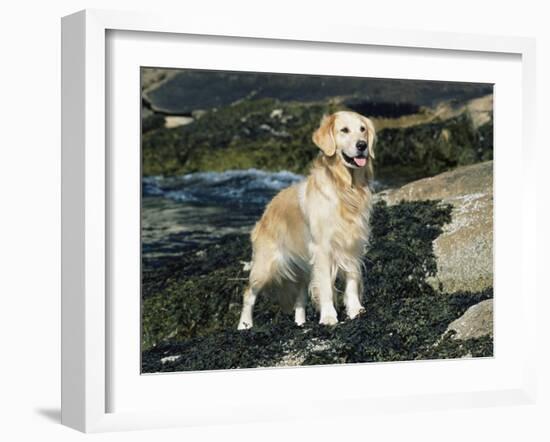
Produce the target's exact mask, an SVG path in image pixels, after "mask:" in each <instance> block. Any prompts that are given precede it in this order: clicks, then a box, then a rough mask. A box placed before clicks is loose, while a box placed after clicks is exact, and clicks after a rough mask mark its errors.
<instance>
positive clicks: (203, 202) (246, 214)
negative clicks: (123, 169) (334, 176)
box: [142, 169, 303, 263]
mask: <svg viewBox="0 0 550 442" xmlns="http://www.w3.org/2000/svg"><path fill="white" fill-rule="evenodd" d="M302 179H303V177H302V176H301V175H297V174H294V173H291V172H287V171H281V172H265V171H260V170H256V169H249V170H230V171H226V172H198V173H191V174H187V175H182V176H177V177H167V178H164V177H146V178H144V179H143V181H142V253H143V258H144V263H154V262H155V261H156V260H158V259H159V258H163V257H169V256H176V255H178V254H181V253H183V252H185V251H186V250H189V249H195V248H196V247H198V246H200V245H205V244H211V243H217V244H222V243H223V237H224V236H225V235H229V234H235V233H243V234H247V233H248V232H250V230H251V229H252V227H253V226H254V224H255V223H256V221H257V220H258V219H259V217H260V216H261V214H262V212H263V210H264V208H265V205H266V204H267V203H268V202H269V201H270V200H271V198H273V196H274V195H275V194H276V193H277V192H279V191H280V190H281V189H284V188H285V187H288V186H290V185H291V184H294V183H296V182H298V181H300V180H302Z"/></svg>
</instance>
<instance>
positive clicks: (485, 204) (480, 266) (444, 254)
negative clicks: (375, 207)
mask: <svg viewBox="0 0 550 442" xmlns="http://www.w3.org/2000/svg"><path fill="white" fill-rule="evenodd" d="M379 197H380V198H382V199H384V200H385V201H386V202H388V203H389V204H396V203H398V202H400V201H419V200H441V201H442V202H443V203H445V204H450V205H451V206H452V207H453V212H452V221H451V222H450V223H449V224H447V225H446V226H445V227H444V228H443V233H442V234H441V235H440V236H438V237H437V239H435V241H434V252H435V256H436V261H437V268H438V271H437V274H436V275H434V276H432V277H430V278H429V279H428V280H429V282H430V284H432V285H433V286H434V287H436V288H438V289H440V290H442V291H444V292H448V293H452V292H457V291H472V292H477V291H480V290H484V289H486V288H488V287H492V286H493V162H492V161H488V162H484V163H479V164H474V165H471V166H465V167H459V168H457V169H455V170H452V171H449V172H445V173H442V174H440V175H437V176H435V177H432V178H426V179H422V180H418V181H415V182H412V183H409V184H407V185H405V186H403V187H401V188H399V189H397V190H389V191H384V192H381V193H380V194H379Z"/></svg>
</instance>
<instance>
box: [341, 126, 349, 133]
mask: <svg viewBox="0 0 550 442" xmlns="http://www.w3.org/2000/svg"><path fill="white" fill-rule="evenodd" d="M340 131H341V132H344V133H345V134H347V133H349V129H348V128H347V127H343V128H342V129H340Z"/></svg>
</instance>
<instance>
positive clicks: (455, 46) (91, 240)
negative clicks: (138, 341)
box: [62, 10, 536, 432]
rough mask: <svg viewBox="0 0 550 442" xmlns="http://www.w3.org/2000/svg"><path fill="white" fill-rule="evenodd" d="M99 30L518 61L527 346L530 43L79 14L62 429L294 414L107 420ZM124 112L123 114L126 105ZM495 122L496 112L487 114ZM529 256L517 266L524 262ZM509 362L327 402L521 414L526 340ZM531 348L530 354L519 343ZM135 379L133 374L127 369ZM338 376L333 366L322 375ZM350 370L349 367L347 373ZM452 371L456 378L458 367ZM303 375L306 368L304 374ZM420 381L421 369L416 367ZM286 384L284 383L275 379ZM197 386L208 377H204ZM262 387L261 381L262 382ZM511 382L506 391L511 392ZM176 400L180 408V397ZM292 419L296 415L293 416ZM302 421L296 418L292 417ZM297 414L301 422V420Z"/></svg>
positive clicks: (65, 51) (71, 85) (72, 27)
mask: <svg viewBox="0 0 550 442" xmlns="http://www.w3.org/2000/svg"><path fill="white" fill-rule="evenodd" d="M110 31H140V32H154V33H162V34H164V35H168V34H179V35H183V36H185V35H201V36H218V37H238V38H248V39H273V40H279V41H281V40H282V41H287V42H289V43H290V44H292V42H304V41H306V42H312V43H320V44H322V43H337V44H340V45H369V46H378V47H381V48H384V47H387V48H390V47H399V48H404V49H407V48H410V49H413V48H425V49H432V50H441V51H469V52H474V53H477V54H480V55H483V53H499V54H515V55H517V56H519V57H521V74H522V91H521V104H522V112H521V115H522V118H521V120H520V121H519V122H518V123H519V124H520V126H521V149H520V152H518V153H517V155H519V156H520V157H521V164H522V173H523V180H522V182H523V185H522V188H521V191H520V192H521V193H520V196H521V207H522V209H523V210H522V212H521V215H520V216H521V220H522V228H521V233H520V235H521V259H520V264H519V265H518V268H521V276H522V278H521V308H522V311H523V316H521V317H520V318H519V319H518V321H519V322H520V325H519V326H520V327H522V329H523V332H524V333H525V335H524V336H531V337H533V336H534V333H535V321H534V319H535V317H536V311H535V306H536V299H535V297H536V290H535V286H534V281H535V277H534V275H533V273H534V268H535V267H536V266H534V265H533V259H534V256H536V253H533V251H534V249H535V238H534V234H535V233H534V232H535V229H534V228H532V225H533V223H534V207H535V200H534V199H535V194H534V192H531V190H532V189H534V187H535V185H534V179H535V178H534V175H533V174H529V171H530V170H532V169H531V168H532V167H533V162H534V138H533V134H534V128H533V124H534V121H535V119H534V108H535V43H534V40H533V39H528V38H518V37H494V36H480V35H465V34H451V33H428V32H416V31H401V30H399V31H390V30H376V29H371V28H360V29H359V28H350V27H345V26H332V27H330V28H327V27H319V28H318V27H315V26H307V25H306V26H304V25H302V26H300V27H291V26H285V27H281V26H279V25H278V24H271V25H269V24H267V23H257V22H255V23H253V22H251V23H247V25H246V26H243V24H239V26H238V27H235V26H233V25H232V24H231V23H230V22H229V21H228V22H224V23H219V22H215V23H212V22H210V21H209V20H208V18H206V17H203V18H200V17H193V18H192V19H190V18H188V19H186V20H185V19H183V20H182V17H171V16H162V15H152V14H142V13H124V12H112V11H100V10H91V11H90V10H86V11H81V12H78V13H76V14H73V15H70V16H67V17H64V18H63V20H62V123H63V128H62V423H63V424H65V425H67V426H70V427H72V428H75V429H78V430H80V431H84V432H101V431H114V430H124V429H140V428H160V427H169V426H185V425H198V424H209V423H219V422H226V423H227V422H249V421H259V420H273V419H284V418H287V417H292V416H296V415H299V413H300V411H299V408H300V407H298V406H297V407H296V409H294V408H293V407H291V406H290V405H288V406H286V407H281V406H280V404H274V405H273V406H271V407H263V408H262V407H254V405H256V404H254V403H252V404H248V405H252V406H253V407H252V408H253V409H254V410H255V411H254V412H251V413H248V414H243V413H240V414H239V413H234V412H235V410H237V409H238V408H239V406H243V405H244V401H245V398H239V397H236V398H235V408H234V409H233V410H228V411H227V412H226V413H225V414H224V413H223V411H219V410H218V411H219V412H210V413H205V412H204V411H203V410H201V409H197V411H196V413H193V414H190V413H189V412H188V411H185V410H183V409H182V410H181V411H177V410H172V411H166V410H157V411H132V412H112V411H111V412H109V406H108V393H109V391H110V389H112V388H113V385H111V384H110V379H109V376H108V375H107V374H108V370H109V365H110V363H111V362H110V358H112V355H111V354H110V353H109V344H108V340H107V335H108V330H107V328H108V326H109V322H110V314H111V312H110V311H109V302H108V299H107V293H106V288H107V287H108V276H109V275H108V272H107V271H106V268H107V267H106V266H107V265H108V256H107V254H108V250H107V249H108V247H107V244H108V243H109V241H110V240H112V238H110V237H109V233H110V231H109V229H107V227H106V226H107V219H108V217H109V211H110V208H111V206H110V203H111V198H110V196H109V193H108V191H109V186H108V183H107V180H108V174H107V172H106V171H107V170H108V166H109V165H108V159H109V156H108V155H107V133H106V119H107V118H108V116H109V115H108V112H109V111H108V108H107V101H108V100H107V96H106V94H107V93H108V92H109V91H108V87H107V86H108V85H107V83H106V63H107V62H108V60H107V55H108V52H107V49H106V47H107V45H106V35H107V33H108V32H110ZM132 104H135V103H132ZM496 112H498V107H497V110H496ZM527 256H529V257H530V258H529V261H527ZM525 342H526V343H527V344H526V347H525V351H524V353H523V354H522V356H521V358H522V359H521V364H522V367H523V369H522V376H521V379H520V380H518V379H514V380H513V381H512V380H511V381H510V384H509V385H504V386H503V387H502V388H498V389H497V388H495V389H490V390H482V389H478V390H472V391H467V392H460V393H448V392H444V391H442V392H430V393H429V394H424V395H422V394H413V395H406V394H405V395H395V394H388V395H387V396H384V395H382V396H378V397H377V398H376V399H373V398H372V397H365V398H364V399H363V398H358V397H353V398H350V397H345V396H343V395H342V396H341V397H338V396H335V397H332V398H329V399H330V400H338V403H339V407H338V411H337V412H338V413H349V414H362V413H369V412H371V411H373V410H378V411H379V410H387V411H396V410H401V411H403V410H405V411H410V410H415V409H431V408H451V407H470V406H488V405H501V404H521V403H532V402H533V401H534V397H535V359H534V354H535V350H534V342H535V340H534V339H526V340H525ZM530 343H532V344H530ZM136 369H137V368H136ZM331 369H332V370H338V369H339V368H338V367H331ZM356 369H357V370H360V369H361V367H356ZM459 369H460V368H459ZM306 370H315V369H306ZM419 370H422V367H420V368H419ZM286 373H287V374H286V375H285V376H286V377H287V378H288V377H291V376H293V374H292V372H291V371H287V372H286ZM205 375H206V376H207V375H208V374H205ZM262 376H263V377H264V379H265V378H266V377H269V376H271V374H270V373H269V372H264V374H262ZM516 381H517V382H516ZM186 400H187V401H189V400H190V398H186ZM311 404H312V405H313V406H312V407H310V408H309V411H308V412H307V413H306V416H325V415H326V416H329V415H331V416H332V415H334V413H335V409H334V408H333V407H323V406H322V405H323V403H322V401H320V400H312V401H311ZM300 409H301V408H300ZM302 410H303V409H302ZM302 413H303V411H302Z"/></svg>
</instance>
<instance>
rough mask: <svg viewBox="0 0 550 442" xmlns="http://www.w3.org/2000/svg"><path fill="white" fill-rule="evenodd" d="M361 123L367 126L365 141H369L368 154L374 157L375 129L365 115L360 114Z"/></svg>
mask: <svg viewBox="0 0 550 442" xmlns="http://www.w3.org/2000/svg"><path fill="white" fill-rule="evenodd" d="M361 118H362V119H363V123H365V126H366V127H367V142H368V143H369V155H370V156H371V157H372V158H374V143H375V142H376V129H375V128H374V124H373V122H372V121H371V120H369V119H368V118H367V117H363V116H361Z"/></svg>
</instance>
